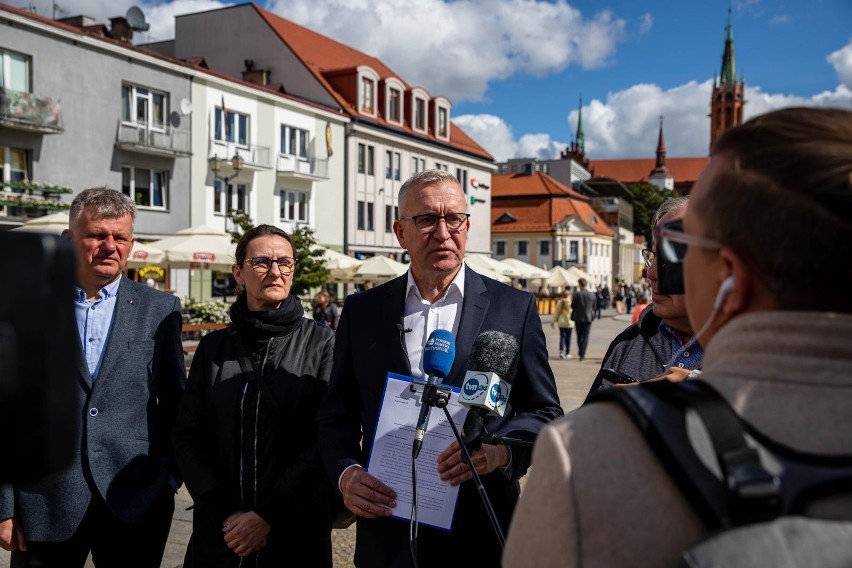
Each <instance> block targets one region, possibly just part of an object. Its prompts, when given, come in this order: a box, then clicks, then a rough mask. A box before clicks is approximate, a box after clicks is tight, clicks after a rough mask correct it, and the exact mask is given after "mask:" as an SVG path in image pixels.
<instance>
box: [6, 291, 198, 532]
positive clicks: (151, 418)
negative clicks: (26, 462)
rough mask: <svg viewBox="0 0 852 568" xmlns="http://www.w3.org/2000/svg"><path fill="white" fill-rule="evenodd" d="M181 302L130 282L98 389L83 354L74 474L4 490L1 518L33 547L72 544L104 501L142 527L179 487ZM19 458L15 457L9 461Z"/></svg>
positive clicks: (182, 372) (119, 301) (119, 300)
mask: <svg viewBox="0 0 852 568" xmlns="http://www.w3.org/2000/svg"><path fill="white" fill-rule="evenodd" d="M180 327H181V316H180V301H179V300H178V299H177V298H176V297H175V296H173V295H171V294H165V293H163V292H160V291H157V290H154V289H152V288H149V287H147V286H144V285H142V284H139V283H137V282H133V281H132V280H128V279H127V278H124V277H122V279H121V283H120V284H119V286H118V294H117V297H116V304H115V312H114V314H113V321H112V327H111V329H110V334H109V340H108V342H107V344H106V347H105V348H104V354H103V360H102V362H101V368H100V371H99V372H98V380H97V381H95V382H94V384H93V382H92V377H91V375H90V374H89V369H88V366H87V365H86V361H85V357H84V356H83V352H82V347H81V348H80V351H79V354H78V357H77V360H76V361H57V364H58V365H76V366H77V368H78V371H79V375H78V385H77V387H78V388H77V391H76V392H77V395H76V397H75V398H74V399H72V400H68V401H67V403H68V404H73V405H74V407H75V408H76V415H77V416H79V417H80V420H81V421H82V422H81V423H78V424H69V428H75V429H78V430H79V436H78V437H77V438H76V439H77V445H76V447H75V452H74V460H73V462H72V464H71V466H70V467H68V468H67V469H66V470H64V471H63V472H62V473H60V474H59V475H58V476H55V477H52V478H50V479H48V480H45V481H42V482H39V483H32V484H20V485H15V486H14V487H12V486H9V485H6V486H3V487H2V488H0V519H3V518H9V517H11V516H12V515H14V516H16V517H18V518H19V520H20V521H21V522H22V523H23V527H24V535H25V536H26V538H27V539H28V540H31V541H40V542H58V541H64V540H67V539H69V538H70V537H71V536H72V535H73V534H74V531H75V530H76V529H77V526H78V525H79V524H80V521H81V520H82V519H83V514H84V513H85V512H86V508H87V507H88V505H89V501H90V500H91V498H92V494H93V493H95V492H97V493H98V494H100V496H101V498H103V500H104V501H106V503H107V505H108V506H109V508H110V510H111V511H112V512H113V513H114V514H115V515H116V516H118V517H119V518H121V519H123V520H125V521H127V522H136V521H139V520H140V519H141V517H142V515H143V514H144V513H145V511H146V510H147V509H148V507H149V506H150V505H151V504H152V502H153V501H154V499H155V498H156V497H157V496H159V495H160V494H161V493H162V491H164V490H165V488H166V486H167V484H168V485H171V488H172V489H174V490H177V488H178V487H179V485H180V481H179V477H178V473H177V467H176V465H175V460H174V452H173V450H172V444H171V430H172V427H173V424H174V420H175V417H176V415H177V409H178V403H179V402H180V397H181V395H182V394H183V390H184V387H185V385H186V371H185V368H184V359H183V350H182V347H181V340H180ZM7 457H8V458H12V459H14V456H7Z"/></svg>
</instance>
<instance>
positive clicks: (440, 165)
mask: <svg viewBox="0 0 852 568" xmlns="http://www.w3.org/2000/svg"><path fill="white" fill-rule="evenodd" d="M435 169H436V170H444V171H445V172H446V171H449V169H450V165H449V164H444V163H441V162H435Z"/></svg>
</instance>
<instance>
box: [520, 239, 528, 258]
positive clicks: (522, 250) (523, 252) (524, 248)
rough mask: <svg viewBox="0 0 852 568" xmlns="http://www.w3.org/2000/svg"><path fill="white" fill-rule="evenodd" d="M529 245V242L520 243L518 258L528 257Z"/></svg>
mask: <svg viewBox="0 0 852 568" xmlns="http://www.w3.org/2000/svg"><path fill="white" fill-rule="evenodd" d="M528 244H529V243H528V242H527V241H518V256H527V255H528V254H529V252H528V250H527V248H528V247H527V245H528Z"/></svg>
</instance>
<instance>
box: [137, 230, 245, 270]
mask: <svg viewBox="0 0 852 568" xmlns="http://www.w3.org/2000/svg"><path fill="white" fill-rule="evenodd" d="M151 246H153V247H156V248H158V249H160V250H162V251H163V252H164V253H166V263H167V264H168V265H169V266H170V267H171V268H203V269H209V270H222V271H228V270H230V269H231V265H232V264H234V249H235V248H236V245H235V244H233V243H232V242H231V235H229V234H228V233H225V232H223V231H220V230H218V229H214V228H213V227H209V226H207V225H199V226H197V227H190V228H189V229H182V230H180V231H178V232H177V233H175V235H174V236H172V237H166V238H165V239H161V240H159V241H154V242H152V243H151Z"/></svg>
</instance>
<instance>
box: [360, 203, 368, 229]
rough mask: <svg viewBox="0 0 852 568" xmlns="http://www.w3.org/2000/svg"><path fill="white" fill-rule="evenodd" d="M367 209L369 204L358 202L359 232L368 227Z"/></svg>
mask: <svg viewBox="0 0 852 568" xmlns="http://www.w3.org/2000/svg"><path fill="white" fill-rule="evenodd" d="M366 209H367V204H366V203H365V202H363V201H359V202H358V230H359V231H363V230H364V227H366V226H367V222H366V218H367V214H366V212H365V211H366Z"/></svg>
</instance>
